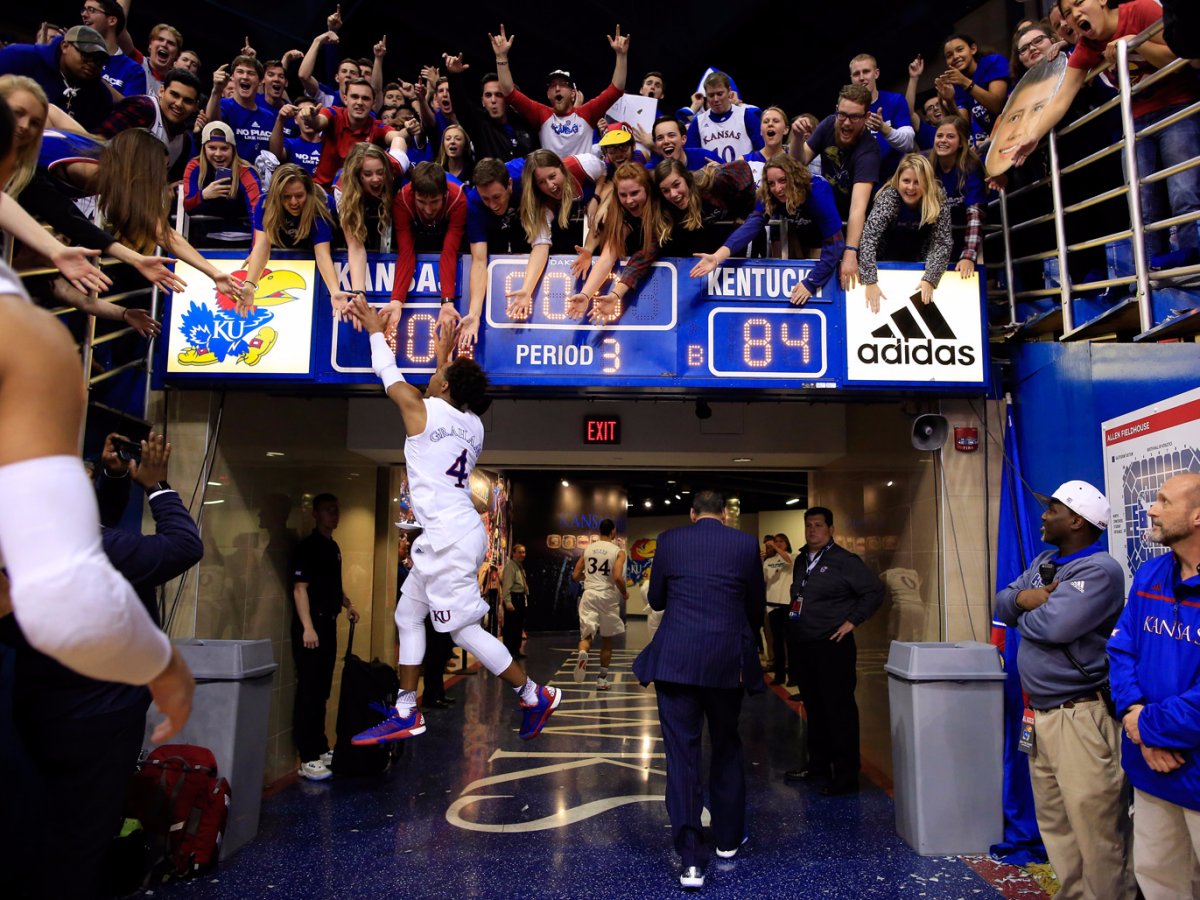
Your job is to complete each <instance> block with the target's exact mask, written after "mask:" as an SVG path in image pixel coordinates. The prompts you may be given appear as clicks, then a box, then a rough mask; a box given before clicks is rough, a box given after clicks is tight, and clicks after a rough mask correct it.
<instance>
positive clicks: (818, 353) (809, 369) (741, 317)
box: [688, 307, 825, 378]
mask: <svg viewBox="0 0 1200 900" xmlns="http://www.w3.org/2000/svg"><path fill="white" fill-rule="evenodd" d="M694 349H695V348H694V347H692V346H689V347H688V362H689V364H691V363H692V362H693V360H695V359H696V357H695V355H694V354H693V350H694ZM708 368H709V371H711V372H712V373H713V374H714V375H733V376H739V375H740V376H742V377H764V378H765V377H778V376H781V375H784V376H795V377H817V376H819V375H821V374H824V371H825V316H824V314H823V313H821V312H820V311H818V310H780V309H746V308H732V307H721V308H718V309H714V310H712V311H711V312H710V314H709V364H708Z"/></svg>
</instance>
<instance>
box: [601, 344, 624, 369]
mask: <svg viewBox="0 0 1200 900" xmlns="http://www.w3.org/2000/svg"><path fill="white" fill-rule="evenodd" d="M600 344H601V345H602V346H603V347H604V348H605V349H604V350H602V351H601V352H600V358H601V359H603V360H604V368H602V369H601V370H600V371H601V372H603V373H604V374H605V375H615V374H616V373H617V372H620V371H621V342H620V341H618V340H617V339H616V338H610V337H608V338H605V339H604V340H602V341H601V342H600Z"/></svg>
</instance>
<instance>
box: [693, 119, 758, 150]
mask: <svg viewBox="0 0 1200 900" xmlns="http://www.w3.org/2000/svg"><path fill="white" fill-rule="evenodd" d="M696 129H697V130H698V131H699V132H700V146H701V147H703V148H704V149H705V150H711V151H712V152H713V153H715V154H717V156H719V157H721V162H723V163H727V162H733V161H734V160H735V159H741V158H742V157H743V156H745V155H746V154H747V153H751V152H752V151H753V150H754V143H753V141H751V140H750V134H749V133H748V132H747V131H746V107H744V106H735V107H733V108H732V109H731V110H730V111H729V118H728V119H726V120H725V121H724V122H714V121H713V120H712V114H711V113H709V111H708V110H705V111H704V112H702V113H700V114H699V115H697V116H696Z"/></svg>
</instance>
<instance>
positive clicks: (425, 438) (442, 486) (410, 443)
mask: <svg viewBox="0 0 1200 900" xmlns="http://www.w3.org/2000/svg"><path fill="white" fill-rule="evenodd" d="M424 402H425V430H424V431H423V432H421V433H420V434H416V435H412V434H410V435H409V436H408V439H407V440H406V441H405V442H404V461H405V463H407V464H408V484H409V488H410V490H411V492H412V505H413V511H414V512H415V513H416V519H417V523H418V524H419V525H421V526H422V527H423V528H424V529H425V535H426V536H427V537H428V538H429V542H430V544H431V545H432V546H433V549H434V550H443V549H445V548H446V547H449V546H450V545H451V544H453V543H455V542H456V541H458V540H459V539H461V538H462V537H463V536H464V535H467V534H469V533H470V532H471V531H472V530H474V529H476V528H481V527H482V523H481V521H480V519H479V513H478V512H476V511H475V504H474V503H472V502H471V471H472V470H473V469H474V468H475V462H476V460H478V459H479V454H480V453H482V452H483V423H482V422H481V421H479V416H477V415H475V413H473V412H464V411H463V410H458V409H455V408H454V407H453V406H451V405H450V404H449V403H447V402H446V401H445V400H442V399H441V398H439V397H432V398H431V397H427V398H425V401H424Z"/></svg>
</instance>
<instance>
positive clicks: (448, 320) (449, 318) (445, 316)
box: [434, 303, 460, 335]
mask: <svg viewBox="0 0 1200 900" xmlns="http://www.w3.org/2000/svg"><path fill="white" fill-rule="evenodd" d="M459 318H460V316H459V314H458V310H457V309H455V307H454V304H453V303H443V304H442V307H441V309H439V310H438V317H437V323H436V324H435V326H434V327H435V328H436V329H437V332H438V334H439V335H440V334H441V333H442V332H443V331H449V332H450V333H451V334H454V333H455V332H457V331H458V320H459Z"/></svg>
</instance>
